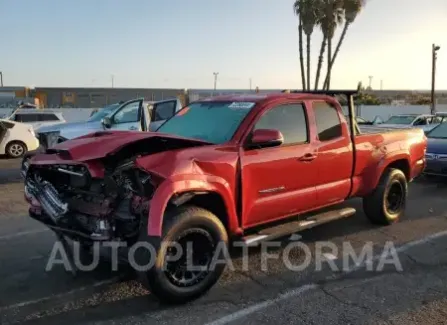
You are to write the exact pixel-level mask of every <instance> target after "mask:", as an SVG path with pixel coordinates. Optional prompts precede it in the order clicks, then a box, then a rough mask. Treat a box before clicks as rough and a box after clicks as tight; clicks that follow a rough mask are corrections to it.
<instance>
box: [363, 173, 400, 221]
mask: <svg viewBox="0 0 447 325" xmlns="http://www.w3.org/2000/svg"><path fill="white" fill-rule="evenodd" d="M394 186H396V188H397V187H400V188H401V195H402V197H401V201H400V202H399V204H398V208H396V209H393V210H390V209H388V208H387V197H388V194H389V192H390V190H391V189H392V188H394ZM407 196H408V181H407V178H406V177H405V174H404V173H403V172H402V171H401V170H400V169H395V168H388V169H386V170H385V171H384V173H383V174H382V176H381V178H380V180H379V184H378V185H377V187H376V189H375V190H374V191H373V192H372V193H371V194H370V195H368V196H366V197H364V198H363V211H364V212H365V214H366V216H367V217H368V219H369V220H370V221H371V222H372V223H373V224H378V225H391V224H393V223H396V222H397V221H399V219H400V218H401V217H402V216H403V215H404V213H405V207H406V202H407Z"/></svg>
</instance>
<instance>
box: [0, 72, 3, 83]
mask: <svg viewBox="0 0 447 325" xmlns="http://www.w3.org/2000/svg"><path fill="white" fill-rule="evenodd" d="M0 87H3V72H1V71H0Z"/></svg>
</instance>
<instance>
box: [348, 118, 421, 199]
mask: <svg viewBox="0 0 447 325" xmlns="http://www.w3.org/2000/svg"><path fill="white" fill-rule="evenodd" d="M360 129H361V131H363V130H362V128H360ZM424 138H425V134H424V131H423V130H422V129H420V128H408V129H394V128H378V127H369V126H368V127H367V128H366V129H365V132H361V133H360V134H357V135H356V136H355V139H354V145H355V148H356V154H355V167H354V173H353V182H354V191H353V195H354V196H363V195H365V194H367V193H368V191H369V190H370V189H372V188H375V186H376V184H372V183H373V182H374V181H375V180H377V179H378V178H380V173H381V169H382V168H383V167H385V166H384V165H383V163H386V161H387V160H395V161H396V160H405V159H406V160H407V161H408V164H409V166H408V170H409V171H413V172H410V174H408V175H407V176H408V177H409V179H412V178H413V177H415V175H417V174H419V172H420V169H421V168H423V165H422V164H421V161H423V159H424V155H425V152H424V150H425V146H426V140H424ZM425 139H426V138H425ZM392 157H394V158H393V159H391V158H392ZM376 173H378V175H376Z"/></svg>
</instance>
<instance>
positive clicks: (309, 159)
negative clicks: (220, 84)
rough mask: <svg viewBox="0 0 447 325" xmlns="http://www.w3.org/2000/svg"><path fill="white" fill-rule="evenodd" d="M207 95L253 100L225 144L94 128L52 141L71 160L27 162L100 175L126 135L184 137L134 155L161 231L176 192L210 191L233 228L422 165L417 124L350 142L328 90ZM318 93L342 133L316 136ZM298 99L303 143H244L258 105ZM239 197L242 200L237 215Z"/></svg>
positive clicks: (270, 134) (415, 171)
mask: <svg viewBox="0 0 447 325" xmlns="http://www.w3.org/2000/svg"><path fill="white" fill-rule="evenodd" d="M210 100H213V101H233V102H242V101H243V102H256V105H255V107H254V108H253V109H252V110H251V111H250V113H249V114H248V115H247V117H246V118H245V120H244V121H243V122H242V123H241V125H240V126H239V128H238V130H237V131H236V133H235V135H234V137H233V138H232V139H231V140H230V141H228V143H226V144H223V145H204V146H195V144H198V143H200V144H203V143H202V142H200V141H197V140H193V139H183V138H178V137H175V136H172V135H166V134H160V133H150V132H129V131H114V132H98V133H95V134H91V135H87V136H84V137H81V138H77V139H74V140H70V141H66V142H63V143H61V144H59V145H57V146H56V147H55V149H57V150H63V151H66V152H68V153H69V155H70V157H71V159H70V160H64V159H63V158H61V157H60V156H59V155H57V154H44V155H38V156H36V157H35V158H34V159H33V160H32V162H31V163H32V164H55V163H61V162H64V163H67V162H71V163H76V162H78V163H79V162H81V163H84V164H85V165H86V166H87V167H88V168H89V170H90V171H91V173H92V174H94V175H96V177H103V176H102V175H103V173H104V168H103V165H102V162H101V159H102V158H103V157H105V156H106V155H108V154H110V153H114V152H117V151H118V150H119V149H121V148H123V147H124V146H126V145H128V144H130V143H134V142H136V141H140V140H144V139H148V138H153V137H163V138H166V139H182V141H190V143H191V144H192V147H189V148H185V149H177V150H172V151H165V152H159V153H155V154H152V155H148V156H143V157H139V158H137V159H136V164H137V165H138V166H139V167H140V168H142V169H145V170H147V171H148V172H150V173H151V174H153V175H154V178H155V180H156V183H158V186H157V189H156V191H155V194H154V196H153V199H152V200H151V202H150V211H149V216H148V217H149V222H148V234H149V235H152V236H160V235H161V229H162V223H163V215H164V211H165V209H166V206H167V203H168V201H169V200H170V198H171V197H172V196H173V195H174V194H176V193H181V192H187V191H210V192H215V193H217V194H218V195H220V197H221V198H222V200H223V202H224V203H225V207H226V212H227V219H228V220H227V224H228V231H229V233H230V234H232V235H235V234H237V235H240V234H242V232H243V231H244V230H246V229H248V228H250V227H253V226H257V225H260V224H263V223H267V222H270V221H274V220H277V219H282V218H286V217H288V216H291V215H296V214H298V213H303V212H307V211H311V210H315V209H318V208H321V207H326V206H330V205H333V204H335V203H338V202H342V201H344V200H346V199H347V198H349V197H354V196H364V195H366V194H368V193H370V192H371V191H373V190H374V188H375V187H376V186H377V183H378V181H379V179H380V177H381V175H382V173H383V171H384V170H385V168H386V167H387V166H389V165H390V164H392V163H395V162H396V161H400V163H403V164H407V166H408V168H409V175H408V176H409V178H413V177H416V176H418V175H419V174H420V173H421V171H422V169H423V167H424V165H425V159H424V152H425V148H426V141H427V140H426V138H425V136H424V134H423V131H422V130H420V129H412V130H399V131H395V132H389V133H383V134H363V135H359V136H356V138H355V141H354V143H352V142H351V139H350V136H349V129H348V125H347V123H346V121H345V119H344V116H343V113H342V111H341V108H340V105H339V103H338V102H336V101H335V99H334V98H332V97H329V96H322V95H311V94H287V93H282V94H272V95H254V96H253V95H250V96H223V97H215V98H212V99H206V100H204V101H210ZM322 100H323V101H327V102H329V103H331V104H332V105H333V106H334V107H336V108H337V110H338V115H339V118H340V120H341V121H342V136H341V137H339V138H336V139H333V140H331V141H328V142H320V141H319V140H318V136H317V129H316V124H315V116H314V113H313V109H312V103H313V102H314V101H322ZM297 102H298V103H303V104H304V106H305V110H306V112H307V117H308V123H309V127H308V128H309V141H308V142H307V143H302V144H296V145H283V146H279V147H272V148H264V149H252V150H246V149H245V148H244V144H245V143H246V141H248V139H249V137H250V134H251V130H252V127H253V125H254V123H255V122H256V120H257V119H258V118H259V117H260V116H261V114H262V113H264V112H265V111H266V110H268V109H270V108H272V107H274V106H276V105H278V104H286V103H297ZM280 136H281V134H280V133H279V132H277V131H275V130H262V131H260V132H258V133H257V134H255V136H254V138H255V140H256V141H261V140H274V139H279V138H280ZM353 146H355V149H356V156H355V159H354V155H353ZM135 154H137V153H135ZM354 163H355V166H354ZM353 166H354V168H353ZM239 183H240V184H241V191H240V189H239V188H238V184H239ZM266 190H267V191H266ZM239 201H241V202H242V204H241V206H242V207H241V208H242V211H241V213H240V215H238V205H237V202H239Z"/></svg>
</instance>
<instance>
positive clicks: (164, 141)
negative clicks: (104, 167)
mask: <svg viewBox="0 0 447 325" xmlns="http://www.w3.org/2000/svg"><path fill="white" fill-rule="evenodd" d="M141 141H144V142H145V144H144V145H145V146H147V148H148V149H149V148H150V147H151V144H152V145H154V146H155V145H157V146H159V145H166V147H168V148H172V147H175V146H176V145H179V147H188V146H200V145H206V144H210V143H208V142H204V141H201V140H197V139H189V138H182V137H177V136H174V135H168V134H163V133H156V132H140V131H135V132H132V131H102V132H95V133H91V134H87V135H85V136H82V137H78V138H75V139H72V140H68V141H64V142H62V143H59V144H57V145H55V146H53V147H52V148H51V149H48V150H47V153H49V154H55V153H58V154H61V155H65V156H66V157H67V158H68V159H70V160H76V161H87V160H92V159H99V158H103V157H105V156H108V155H111V154H114V153H115V152H117V151H118V150H120V149H122V148H124V147H125V146H128V145H132V144H137V143H138V142H141ZM172 149H174V148H172ZM148 151H149V150H148Z"/></svg>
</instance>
